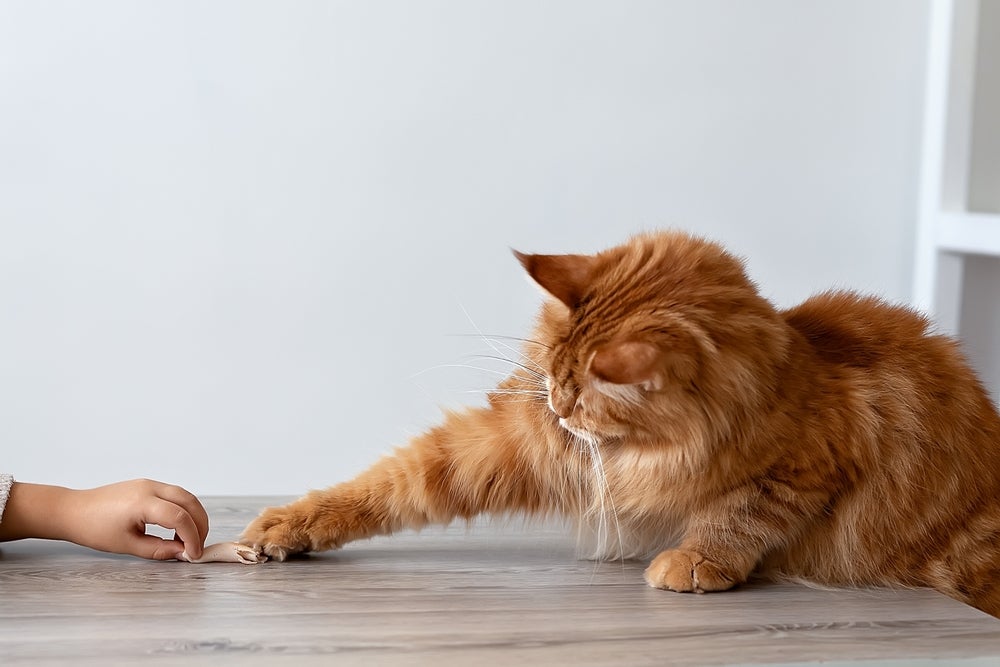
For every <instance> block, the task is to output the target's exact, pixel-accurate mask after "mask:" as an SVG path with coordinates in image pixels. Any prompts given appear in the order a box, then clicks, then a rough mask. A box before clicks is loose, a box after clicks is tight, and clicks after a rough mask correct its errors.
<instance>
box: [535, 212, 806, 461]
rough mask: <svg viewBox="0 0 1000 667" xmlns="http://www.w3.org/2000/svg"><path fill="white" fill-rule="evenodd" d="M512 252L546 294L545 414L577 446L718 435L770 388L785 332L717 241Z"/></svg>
mask: <svg viewBox="0 0 1000 667" xmlns="http://www.w3.org/2000/svg"><path fill="white" fill-rule="evenodd" d="M515 255H516V256H517V258H518V259H519V260H520V262H521V264H522V265H523V266H524V268H525V270H526V271H527V272H528V274H529V275H530V276H531V277H532V278H533V279H534V280H535V282H537V283H538V285H539V286H541V287H542V289H543V290H544V291H545V292H546V293H547V294H548V295H550V296H551V297H552V298H551V299H549V300H548V301H547V302H546V304H545V305H544V307H543V309H542V313H541V316H540V318H539V326H538V333H537V334H536V335H538V336H539V337H540V342H542V343H543V344H544V347H545V353H544V358H543V359H542V360H541V363H542V365H543V366H544V367H545V369H546V372H547V387H548V393H549V401H548V402H549V407H550V409H551V411H552V413H553V414H554V416H555V418H557V419H558V421H559V424H560V425H561V426H562V427H563V428H564V429H566V430H567V431H568V432H570V433H572V434H574V435H576V436H577V437H579V438H580V439H582V440H585V441H588V442H592V443H600V442H609V441H619V442H626V443H632V444H642V445H650V444H652V445H662V444H665V443H666V444H669V443H671V442H677V441H685V442H688V441H691V440H692V439H698V440H705V439H706V438H710V437H711V436H712V435H713V434H714V435H716V436H718V435H722V434H724V433H725V432H728V431H729V430H730V429H731V428H733V427H734V425H735V421H737V420H738V419H739V417H740V415H741V414H745V413H746V411H747V410H748V409H749V408H750V406H753V405H755V404H757V403H758V402H759V401H760V400H762V399H763V396H765V395H766V393H767V390H768V388H769V386H770V385H771V383H772V382H773V376H774V367H775V365H776V364H777V363H778V362H779V361H780V359H781V357H782V355H783V351H784V349H785V346H787V333H786V330H785V326H784V323H783V322H782V321H781V319H780V317H779V315H778V313H777V312H776V311H775V309H774V308H773V307H772V306H771V304H769V303H768V302H767V301H766V300H764V299H763V298H761V297H760V296H759V295H758V293H757V290H756V288H755V286H754V285H753V283H751V282H750V280H749V279H748V278H747V276H746V274H745V272H744V268H743V264H742V262H741V261H740V260H738V259H736V258H735V257H733V256H732V255H730V254H729V253H727V252H726V251H725V250H723V249H722V248H721V247H720V246H719V245H717V244H715V243H711V242H709V241H705V240H703V239H699V238H695V237H692V236H688V235H686V234H681V233H676V232H662V233H656V234H646V235H642V236H638V237H635V238H633V239H632V240H631V241H629V242H628V243H626V244H624V245H621V246H618V247H615V248H611V249H609V250H606V251H604V252H601V253H598V254H596V255H528V254H523V253H518V252H515Z"/></svg>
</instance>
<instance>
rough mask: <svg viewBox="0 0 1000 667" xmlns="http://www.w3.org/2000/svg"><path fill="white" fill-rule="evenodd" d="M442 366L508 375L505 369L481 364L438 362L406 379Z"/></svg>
mask: <svg viewBox="0 0 1000 667" xmlns="http://www.w3.org/2000/svg"><path fill="white" fill-rule="evenodd" d="M442 368H465V369H467V370H473V371H480V372H482V373H491V374H493V375H499V376H501V377H508V376H509V375H510V373H508V372H507V371H499V370H497V369H495V368H483V367H482V366H473V365H471V364H438V365H437V366H431V367H430V368H425V369H424V370H422V371H419V372H417V373H414V374H413V375H411V376H410V377H409V378H408V379H409V380H413V379H415V378H418V377H420V376H421V375H424V374H426V373H430V372H431V371H436V370H440V369H442Z"/></svg>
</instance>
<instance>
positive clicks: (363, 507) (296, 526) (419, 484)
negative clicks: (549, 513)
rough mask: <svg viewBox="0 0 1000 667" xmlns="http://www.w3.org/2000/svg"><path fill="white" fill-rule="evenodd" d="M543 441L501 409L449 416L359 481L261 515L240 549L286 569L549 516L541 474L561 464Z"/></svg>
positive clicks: (548, 498) (549, 497)
mask: <svg viewBox="0 0 1000 667" xmlns="http://www.w3.org/2000/svg"><path fill="white" fill-rule="evenodd" d="M515 405H516V404H515ZM544 438H545V436H544V434H540V433H539V432H538V431H537V429H533V428H532V427H531V424H530V422H527V421H526V420H523V419H517V418H515V417H514V416H512V415H511V414H509V413H508V412H507V411H506V410H503V409H494V408H480V409H473V410H467V411H465V412H462V413H452V414H450V415H449V416H448V418H447V419H446V420H445V422H444V423H443V424H442V425H441V426H438V427H436V428H434V429H431V430H430V431H428V432H427V433H425V434H423V435H421V436H419V437H417V438H415V439H414V440H413V441H412V442H411V443H410V445H409V446H407V447H403V448H400V449H398V450H396V452H395V453H394V454H392V455H390V456H387V457H384V458H383V459H382V460H380V461H378V462H377V463H376V464H375V465H373V466H372V467H371V468H369V469H368V470H367V471H365V472H364V473H362V474H361V475H360V476H358V477H357V478H356V479H354V480H352V481H349V482H345V483H343V484H339V485H337V486H333V487H331V488H329V489H326V490H323V491H313V492H311V493H309V494H307V495H305V496H303V497H302V498H300V499H299V500H296V501H295V502H292V503H290V504H288V505H285V506H283V507H272V508H269V509H266V510H264V511H263V512H262V513H261V515H260V516H259V517H257V519H255V520H254V521H253V522H252V523H250V525H249V526H247V528H246V530H245V531H244V532H243V535H242V537H241V540H240V541H241V542H242V543H244V544H247V545H251V546H254V547H258V548H260V549H262V550H263V552H264V553H265V554H267V555H268V556H269V557H271V558H273V559H274V560H278V561H280V560H284V559H285V558H287V557H288V556H289V555H292V554H296V553H302V552H306V551H324V550H327V549H335V548H338V547H340V546H342V545H344V544H346V543H348V542H351V541H353V540H358V539H364V538H369V537H373V536H375V535H385V534H389V533H392V532H395V531H397V530H401V529H404V528H421V527H423V526H425V525H428V524H448V523H450V522H451V521H452V520H454V519H456V518H465V519H469V518H472V517H474V516H477V515H479V514H481V513H494V514H509V513H513V512H523V513H527V514H531V513H535V512H541V511H546V510H548V509H550V508H549V505H550V504H551V503H552V502H554V501H553V500H552V498H553V494H552V493H551V492H550V491H549V490H547V489H548V486H547V485H546V484H545V483H544V482H543V480H544V479H547V478H551V477H552V474H551V473H549V474H546V472H545V467H546V466H550V465H555V464H554V463H553V462H552V459H551V457H548V456H546V454H545V451H546V450H545V447H544V446H540V443H539V440H544ZM532 441H533V442H532ZM526 442H532V446H527V447H526V446H524V443H526Z"/></svg>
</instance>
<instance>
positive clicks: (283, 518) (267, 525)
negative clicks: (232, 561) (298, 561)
mask: <svg viewBox="0 0 1000 667" xmlns="http://www.w3.org/2000/svg"><path fill="white" fill-rule="evenodd" d="M309 524H310V517H309V515H308V514H306V513H304V512H301V511H298V510H296V509H295V508H294V506H292V505H285V506H284V507H269V508H267V509H265V510H264V511H263V512H261V513H260V516H258V517H257V518H256V519H254V520H253V521H252V522H250V525H248V526H247V527H246V529H245V530H244V531H243V534H242V535H241V536H240V543H242V544H245V545H248V546H251V547H253V548H255V549H258V550H260V551H263V552H264V553H265V554H266V555H267V556H268V557H270V558H272V559H274V560H276V561H283V560H285V559H286V558H288V557H289V556H291V555H293V554H300V553H304V552H306V551H313V550H316V545H315V543H314V540H313V539H312V538H311V537H310V535H309V530H308V527H309Z"/></svg>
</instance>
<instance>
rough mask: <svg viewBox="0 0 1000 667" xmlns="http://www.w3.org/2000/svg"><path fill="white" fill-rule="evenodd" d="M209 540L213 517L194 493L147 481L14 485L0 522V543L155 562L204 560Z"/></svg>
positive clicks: (177, 487)
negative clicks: (60, 545)
mask: <svg viewBox="0 0 1000 667" xmlns="http://www.w3.org/2000/svg"><path fill="white" fill-rule="evenodd" d="M146 524H156V525H158V526H162V527H164V528H168V529H171V530H174V531H175V534H174V538H173V539H172V540H165V539H162V538H159V537H156V536H154V535H147V534H146ZM207 536H208V513H207V512H205V508H204V507H203V506H202V504H201V502H199V501H198V499H197V498H196V497H195V496H194V495H192V494H191V493H189V492H188V491H185V490H184V489H182V488H180V487H179V486H173V485H170V484H164V483H162V482H154V481H152V480H148V479H136V480H132V481H130V482H118V483H117V484H109V485H107V486H101V487H98V488H96V489H86V490H76V489H66V488H63V487H60V486H48V485H44V484H25V483H22V482H15V483H14V486H13V487H12V488H11V492H10V498H9V499H8V501H7V508H6V510H5V511H4V515H3V521H2V522H0V541H3V540H17V539H23V538H28V537H38V538H44V539H53V540H67V541H69V542H75V543H76V544H79V545H82V546H85V547H90V548H92V549H97V550H99V551H109V552H112V553H122V554H131V555H133V556H139V557H140V558H149V559H153V560H170V559H171V558H177V557H178V556H179V555H180V554H181V553H182V552H184V551H187V555H188V556H190V557H191V558H195V559H197V558H200V557H201V555H202V550H203V549H204V546H205V538H206V537H207Z"/></svg>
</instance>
